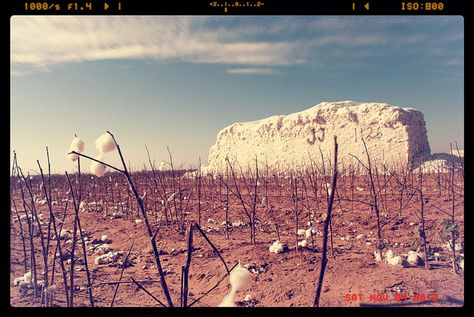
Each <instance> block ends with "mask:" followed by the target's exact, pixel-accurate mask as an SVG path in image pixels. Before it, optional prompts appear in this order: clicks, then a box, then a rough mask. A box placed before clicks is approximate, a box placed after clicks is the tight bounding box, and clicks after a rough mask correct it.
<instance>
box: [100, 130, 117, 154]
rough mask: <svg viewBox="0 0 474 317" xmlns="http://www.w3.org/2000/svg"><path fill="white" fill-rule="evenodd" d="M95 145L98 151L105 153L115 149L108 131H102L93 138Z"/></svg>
mask: <svg viewBox="0 0 474 317" xmlns="http://www.w3.org/2000/svg"><path fill="white" fill-rule="evenodd" d="M95 147H96V148H97V150H99V152H100V153H107V152H111V151H113V150H115V148H116V144H115V142H114V139H113V138H112V136H111V135H110V134H109V133H104V134H102V135H101V136H99V137H98V138H97V140H95Z"/></svg>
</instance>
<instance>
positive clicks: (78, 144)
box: [69, 137, 84, 153]
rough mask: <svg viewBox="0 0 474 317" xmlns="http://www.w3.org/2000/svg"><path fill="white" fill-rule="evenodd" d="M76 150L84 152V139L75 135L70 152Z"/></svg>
mask: <svg viewBox="0 0 474 317" xmlns="http://www.w3.org/2000/svg"><path fill="white" fill-rule="evenodd" d="M71 151H74V152H77V153H82V152H84V141H82V140H81V139H79V138H78V137H74V139H72V141H71V146H70V147H69V152H71Z"/></svg>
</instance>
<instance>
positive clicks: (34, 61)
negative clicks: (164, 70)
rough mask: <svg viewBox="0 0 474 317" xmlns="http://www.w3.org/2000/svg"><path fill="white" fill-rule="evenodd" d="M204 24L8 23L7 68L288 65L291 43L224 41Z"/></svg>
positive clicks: (112, 20) (142, 20)
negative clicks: (115, 63) (109, 63)
mask: <svg viewBox="0 0 474 317" xmlns="http://www.w3.org/2000/svg"><path fill="white" fill-rule="evenodd" d="M204 21H205V19H200V18H176V17H159V18H154V17H99V16H97V17H44V16H42V17H20V16H17V17H14V18H13V19H12V43H11V44H12V45H11V46H12V48H11V62H12V64H13V65H20V66H21V65H28V66H31V67H34V68H40V67H48V66H51V65H55V64H63V63H71V62H81V61H96V60H107V59H157V60H171V61H173V60H179V61H186V62H194V63H220V64H245V65H289V64H297V63H302V62H304V61H303V60H301V58H295V56H296V55H297V54H296V50H297V44H296V43H292V42H291V41H271V42H270V41H246V40H245V39H244V37H243V36H241V38H240V39H239V38H237V39H236V38H235V37H234V39H233V40H232V41H229V40H226V34H225V33H224V32H223V31H222V30H208V29H204V28H203V27H202V22H204Z"/></svg>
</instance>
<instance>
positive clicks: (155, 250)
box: [70, 131, 173, 307]
mask: <svg viewBox="0 0 474 317" xmlns="http://www.w3.org/2000/svg"><path fill="white" fill-rule="evenodd" d="M107 133H108V134H110V136H111V137H112V139H113V141H114V143H115V145H116V147H117V151H118V153H119V156H120V160H121V162H122V165H123V168H124V169H123V170H120V169H118V168H116V167H114V166H112V165H109V164H107V163H104V162H102V161H99V160H96V159H93V158H91V157H90V156H87V155H84V154H81V153H77V152H71V153H72V154H77V155H79V156H82V157H86V158H88V159H91V160H93V161H95V162H97V163H100V164H104V165H105V166H108V167H110V168H112V169H113V170H115V171H118V172H120V173H121V174H122V175H124V176H125V178H126V179H127V182H128V184H129V187H130V189H131V190H132V192H133V194H134V196H135V199H136V201H137V203H138V207H139V209H140V211H141V213H142V217H143V221H144V222H145V226H146V228H147V231H148V236H149V237H150V243H151V247H152V250H153V254H154V257H155V262H156V266H157V268H158V273H159V275H160V284H161V287H162V289H163V292H164V293H165V297H166V301H167V303H168V306H170V307H173V301H172V300H171V296H170V293H169V290H168V285H167V284H166V279H165V274H164V272H163V268H162V266H161V261H160V255H159V252H158V247H157V246H156V241H155V239H154V238H153V231H152V229H151V226H150V223H149V221H148V216H147V214H146V211H145V207H144V205H143V200H142V199H141V197H140V195H139V194H138V191H137V189H136V188H135V184H134V183H133V181H132V178H131V176H130V174H129V172H128V169H127V165H126V164H125V160H124V158H123V155H122V151H121V150H120V145H119V144H118V143H117V141H116V140H115V137H114V135H113V134H112V133H110V132H109V131H107ZM71 153H70V154H71Z"/></svg>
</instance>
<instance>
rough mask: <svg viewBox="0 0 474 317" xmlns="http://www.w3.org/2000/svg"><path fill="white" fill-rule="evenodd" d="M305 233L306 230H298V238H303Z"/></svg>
mask: <svg viewBox="0 0 474 317" xmlns="http://www.w3.org/2000/svg"><path fill="white" fill-rule="evenodd" d="M305 232H306V230H304V229H298V235H299V236H304V234H305Z"/></svg>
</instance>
